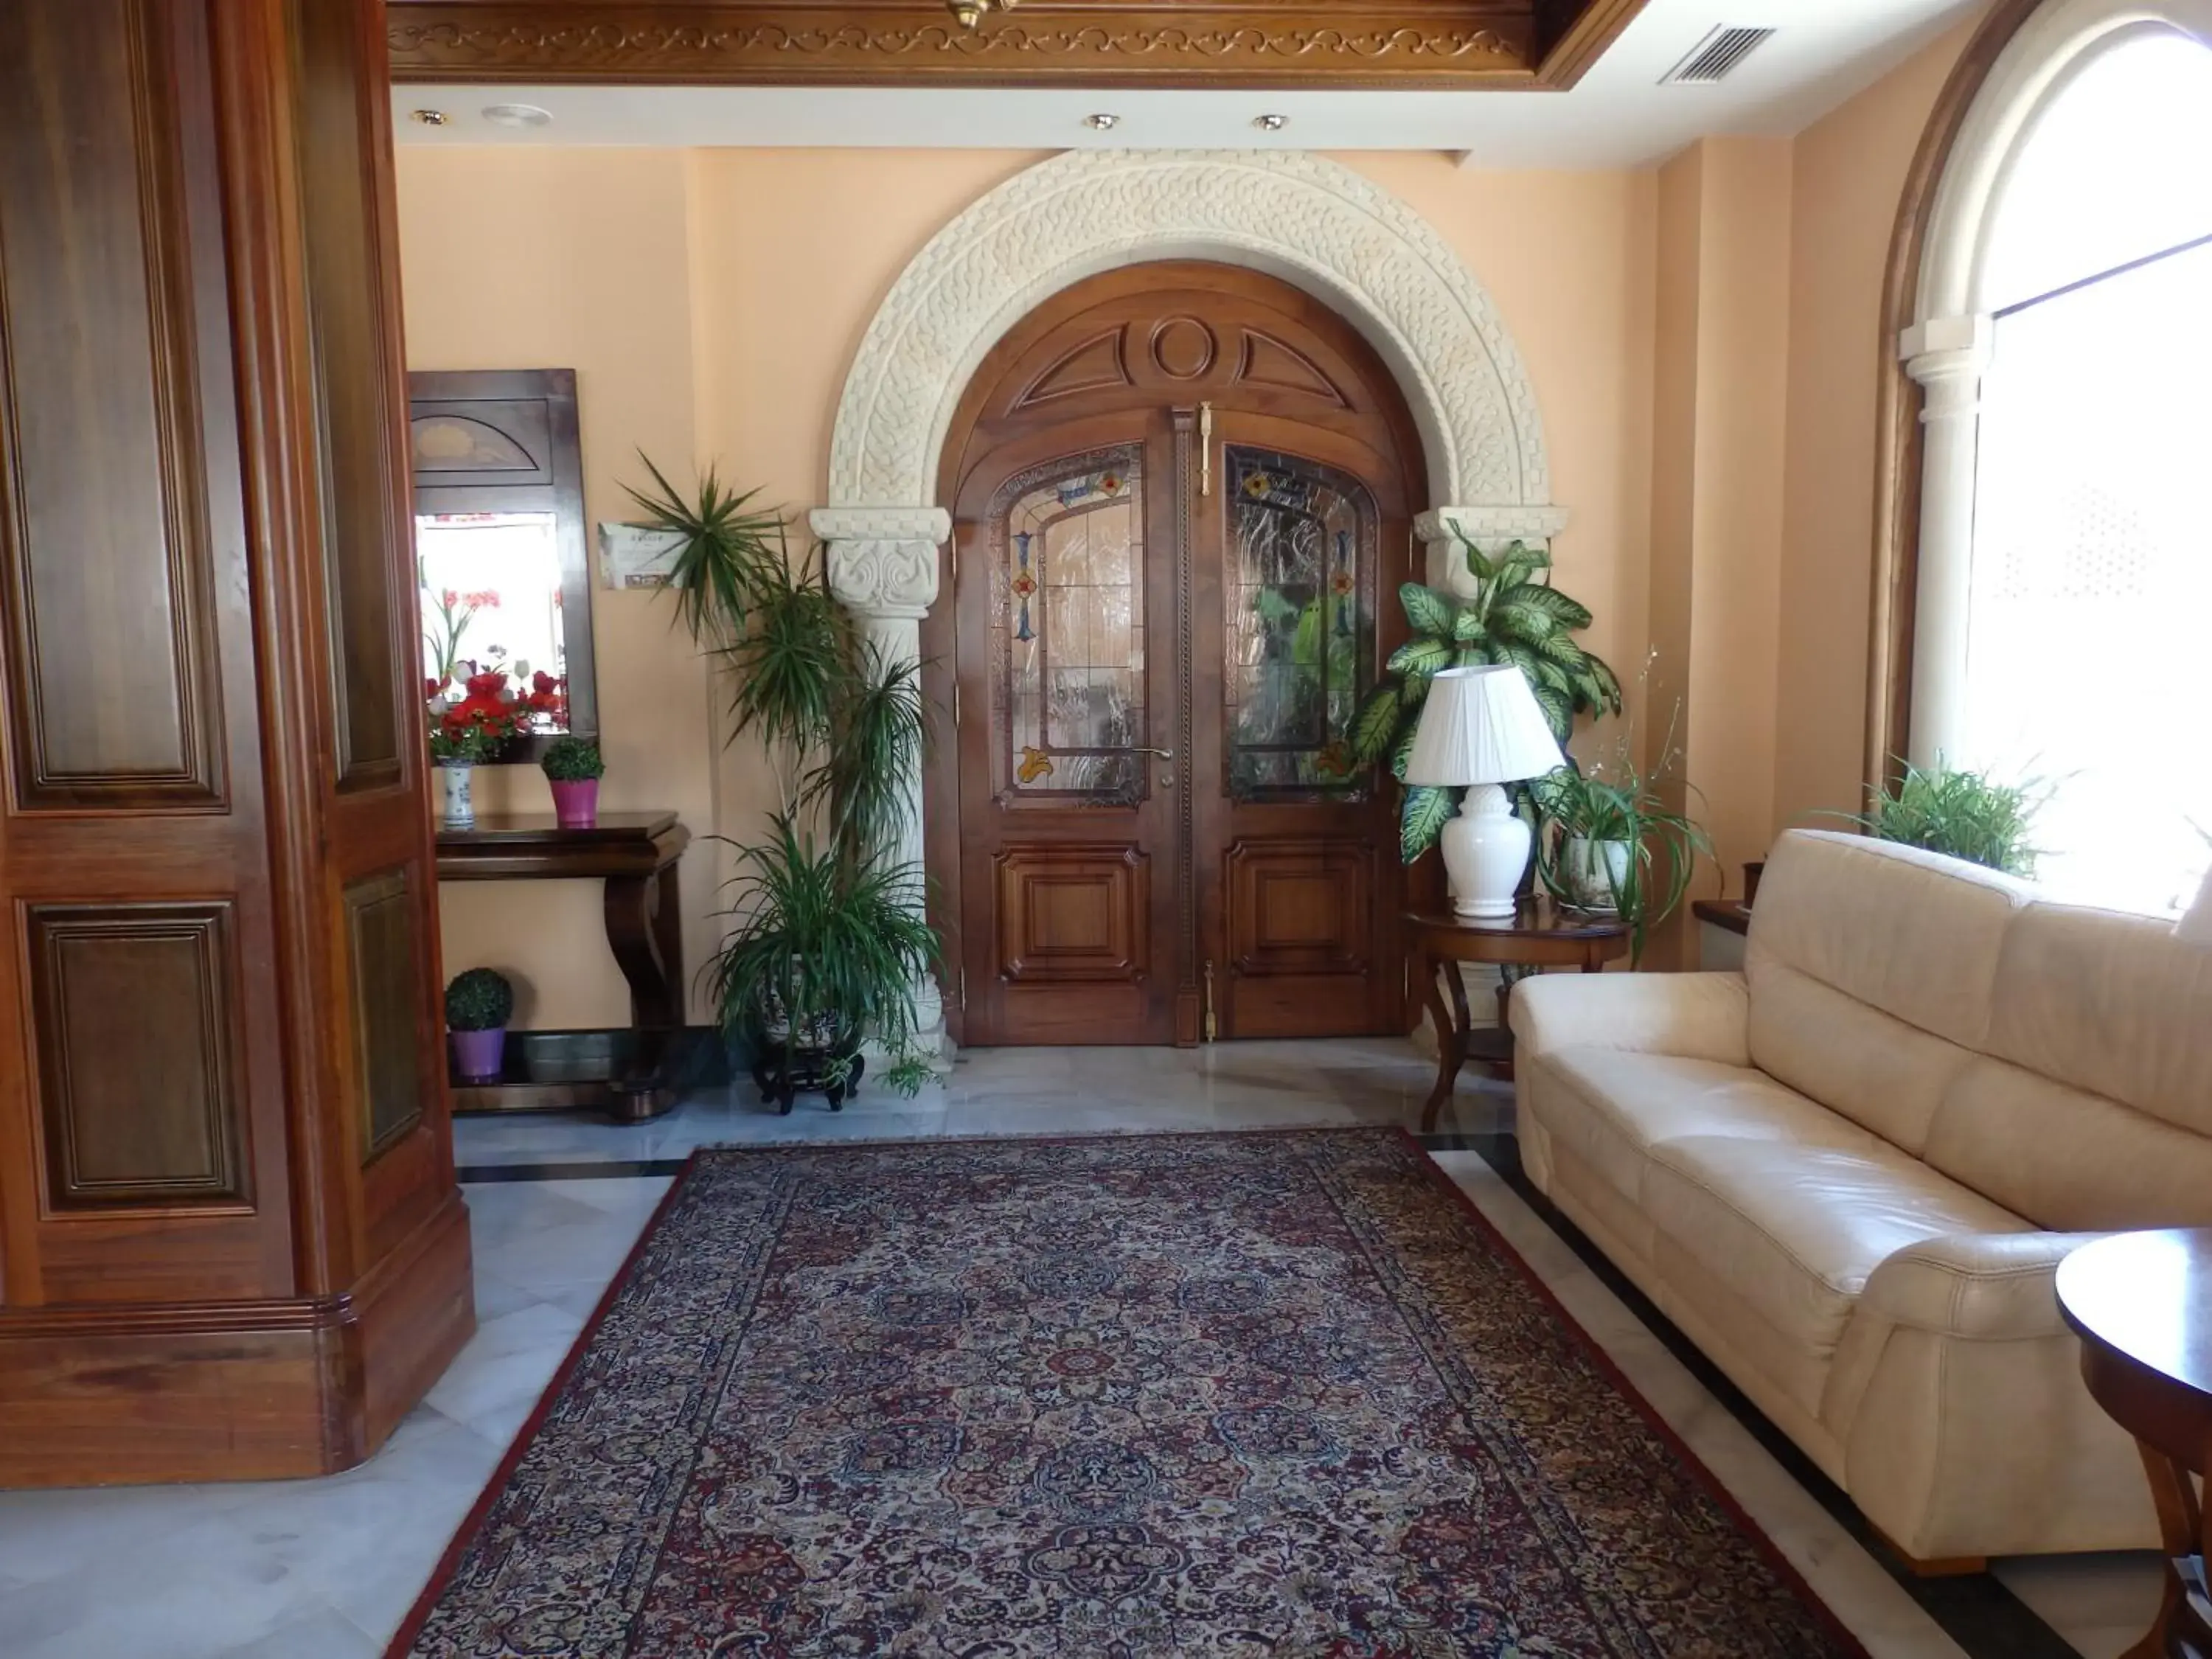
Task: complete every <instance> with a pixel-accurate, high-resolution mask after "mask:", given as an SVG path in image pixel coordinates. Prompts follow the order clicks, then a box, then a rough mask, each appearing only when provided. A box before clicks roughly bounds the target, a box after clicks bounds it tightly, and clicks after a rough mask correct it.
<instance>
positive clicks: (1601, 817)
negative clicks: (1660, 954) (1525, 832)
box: [1529, 743, 1714, 963]
mask: <svg viewBox="0 0 2212 1659" xmlns="http://www.w3.org/2000/svg"><path fill="white" fill-rule="evenodd" d="M1670 760H1671V757H1670ZM1611 767H1612V770H1611V775H1607V770H1606V769H1605V768H1604V767H1602V766H1598V767H1593V768H1592V769H1590V770H1589V771H1588V772H1583V771H1578V770H1577V769H1575V768H1574V767H1572V766H1563V767H1561V768H1560V769H1559V770H1558V771H1556V772H1553V773H1551V774H1550V775H1547V776H1545V777H1541V778H1538V779H1537V780H1536V781H1534V783H1533V784H1531V785H1530V786H1529V792H1530V793H1531V795H1532V796H1533V797H1534V800H1535V803H1536V811H1537V815H1538V820H1539V828H1538V831H1537V836H1536V867H1537V871H1538V873H1539V874H1540V875H1541V876H1542V878H1543V881H1544V885H1545V886H1546V887H1547V888H1548V889H1549V890H1551V891H1552V892H1553V894H1554V895H1555V896H1558V897H1559V898H1560V899H1562V900H1564V901H1565V902H1567V903H1569V904H1571V905H1578V906H1583V907H1584V908H1594V909H1609V910H1613V911H1615V912H1617V913H1618V914H1619V915H1620V918H1621V920H1622V921H1626V923H1627V924H1628V927H1629V955H1630V960H1631V962H1632V963H1640V962H1642V961H1643V959H1644V949H1645V947H1646V946H1647V945H1649V944H1650V939H1651V935H1652V933H1653V932H1654V931H1655V930H1656V929H1657V928H1658V927H1660V925H1661V924H1662V923H1663V922H1664V921H1666V920H1667V919H1668V917H1669V916H1671V915H1674V912H1675V911H1676V910H1678V909H1679V908H1681V903H1682V901H1683V899H1685V898H1686V897H1687V896H1688V895H1689V890H1690V883H1691V880H1692V878H1693V877H1694V876H1695V875H1696V873H1697V868H1698V860H1699V858H1700V857H1703V858H1707V859H1710V858H1712V857H1713V856H1714V854H1713V844H1712V840H1711V836H1708V835H1707V834H1706V833H1705V829H1704V828H1703V827H1702V826H1701V825H1699V823H1697V821H1696V820H1695V819H1693V818H1692V817H1690V816H1689V815H1688V814H1687V813H1685V812H1678V811H1674V810H1673V809H1671V808H1670V807H1668V805H1667V804H1666V802H1665V800H1664V799H1662V797H1661V795H1660V793H1659V787H1658V786H1659V784H1660V782H1661V781H1662V779H1663V777H1664V775H1665V773H1666V771H1667V769H1668V762H1662V764H1661V766H1660V768H1659V769H1657V770H1656V772H1654V773H1653V774H1652V775H1649V776H1647V775H1644V773H1642V772H1641V771H1639V770H1638V769H1637V767H1636V766H1635V764H1634V763H1632V761H1631V760H1630V759H1629V758H1628V757H1627V755H1626V744H1625V743H1624V744H1623V747H1622V752H1621V754H1620V756H1619V757H1616V758H1615V759H1614V760H1613V763H1611ZM1607 846H1617V847H1620V848H1622V849H1623V851H1622V853H1621V854H1620V857H1619V858H1618V859H1617V860H1616V859H1614V858H1613V857H1610V856H1608V855H1607V853H1606V850H1605V849H1606V848H1607Z"/></svg>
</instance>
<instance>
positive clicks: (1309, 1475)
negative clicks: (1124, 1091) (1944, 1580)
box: [392, 1129, 1864, 1659]
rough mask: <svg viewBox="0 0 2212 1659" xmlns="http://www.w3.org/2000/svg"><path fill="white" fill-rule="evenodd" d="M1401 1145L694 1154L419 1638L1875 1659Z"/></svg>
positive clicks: (990, 1146)
mask: <svg viewBox="0 0 2212 1659" xmlns="http://www.w3.org/2000/svg"><path fill="white" fill-rule="evenodd" d="M1716 1492H1717V1488H1715V1487H1714V1486H1712V1485H1711V1482H1710V1477H1709V1476H1707V1475H1705V1473H1704V1472H1703V1471H1702V1470H1701V1469H1700V1468H1698V1467H1697V1466H1696V1465H1695V1464H1693V1463H1692V1462H1691V1461H1690V1459H1689V1456H1688V1454H1687V1453H1686V1451H1685V1450H1683V1449H1681V1448H1680V1447H1679V1446H1678V1445H1677V1444H1676V1443H1674V1441H1673V1440H1672V1439H1671V1437H1668V1435H1667V1434H1666V1433H1665V1431H1663V1430H1660V1429H1657V1428H1655V1426H1654V1425H1653V1423H1652V1421H1651V1420H1650V1419H1648V1418H1647V1417H1646V1416H1645V1414H1644V1410H1643V1408H1642V1407H1639V1406H1638V1404H1636V1403H1634V1402H1633V1401H1632V1399H1631V1397H1630V1396H1629V1395H1626V1393H1625V1392H1624V1390H1623V1387H1622V1385H1621V1384H1620V1383H1617V1382H1616V1381H1615V1380H1614V1378H1613V1374H1612V1373H1611V1371H1610V1370H1609V1369H1608V1368H1607V1366H1606V1365H1605V1364H1604V1362H1602V1361H1601V1360H1600V1359H1598V1358H1595V1352H1594V1350H1592V1349H1591V1348H1590V1347H1589V1345H1588V1343H1587V1341H1586V1340H1585V1339H1584V1338H1583V1337H1582V1336H1581V1335H1580V1334H1579V1333H1578V1332H1577V1331H1576V1330H1575V1329H1574V1328H1572V1327H1571V1326H1570V1325H1569V1324H1568V1323H1567V1322H1566V1321H1565V1316H1563V1315H1562V1314H1561V1313H1560V1312H1559V1310H1558V1309H1557V1308H1556V1307H1555V1305H1554V1304H1553V1303H1552V1302H1551V1300H1550V1299H1549V1297H1548V1296H1547V1294H1546V1293H1544V1292H1543V1291H1541V1290H1539V1289H1538V1288H1537V1287H1536V1285H1535V1284H1534V1280H1533V1279H1531V1278H1530V1277H1529V1276H1528V1273H1527V1272H1526V1270H1525V1269H1524V1268H1523V1267H1522V1266H1521V1265H1520V1263H1519V1262H1518V1261H1517V1260H1516V1258H1515V1256H1514V1255H1512V1253H1511V1251H1510V1249H1508V1248H1507V1246H1506V1245H1505V1243H1504V1241H1503V1240H1502V1239H1501V1238H1500V1237H1498V1235H1497V1234H1496V1233H1495V1232H1494V1231H1492V1229H1491V1227H1490V1226H1489V1225H1488V1224H1487V1223H1486V1222H1485V1221H1484V1220H1483V1219H1482V1218H1480V1216H1479V1215H1477V1214H1476V1213H1475V1212H1474V1210H1473V1208H1472V1207H1471V1206H1468V1204H1467V1203H1466V1202H1465V1201H1464V1200H1463V1199H1462V1197H1461V1195H1460V1194H1459V1193H1458V1192H1457V1190H1456V1189H1455V1188H1453V1187H1452V1186H1451V1184H1450V1182H1449V1180H1448V1179H1447V1178H1446V1177H1445V1176H1443V1173H1442V1171H1441V1170H1437V1167H1436V1166H1435V1165H1434V1164H1431V1162H1430V1161H1429V1160H1428V1158H1427V1157H1426V1156H1425V1154H1424V1153H1423V1152H1421V1151H1420V1150H1419V1148H1418V1147H1417V1146H1415V1145H1414V1144H1413V1142H1412V1141H1411V1140H1410V1139H1407V1137H1405V1136H1403V1135H1401V1134H1400V1133H1397V1132H1395V1131H1392V1130H1367V1129H1354V1130H1319V1131H1300V1132H1292V1133H1260V1134H1225V1135H1170V1136H1151V1137H1117V1138H1114V1139H1097V1140H1080V1141H1058V1142H1051V1141H1034V1140H1027V1141H1024V1140H998V1141H969V1142H960V1141H940V1142H933V1143H926V1144H919V1145H903V1146H854V1145H843V1146H817V1147H806V1148H799V1149H789V1150H764V1151H744V1152H739V1151H710V1152H702V1153H700V1154H699V1155H698V1157H697V1158H696V1160H695V1161H694V1162H693V1164H692V1165H691V1167H690V1170H689V1171H688V1172H687V1173H686V1174H685V1175H684V1177H683V1178H682V1180H681V1181H679V1182H678V1185H677V1187H676V1189H675V1190H674V1191H673V1192H672V1193H671V1195H670V1200H669V1202H668V1204H667V1205H666V1206H665V1208H664V1210H663V1212H662V1213H661V1215H660V1217H659V1219H658V1220H657V1221H656V1222H655V1223H654V1225H653V1226H652V1227H651V1228H650V1229H649V1230H648V1232H647V1236H646V1237H645V1238H644V1239H643V1241H642V1242H641V1244H640V1246H639V1249H638V1251H637V1254H636V1255H635V1256H634V1257H633V1259H632V1261H631V1263H630V1265H629V1267H628V1268H627V1269H626V1270H625V1271H624V1273H623V1275H622V1276H621V1277H620V1278H619V1279H617V1282H616V1284H615V1285H614V1287H613V1289H612V1290H611V1291H610V1292H609V1294H608V1298H607V1301H606V1303H605V1305H604V1307H603V1308H602V1310H601V1313H600V1316H599V1319H598V1320H597V1322H596V1323H595V1325H594V1326H593V1327H592V1328H590V1329H588V1330H587V1331H586V1334H585V1335H584V1337H583V1339H582V1340H580V1342H579V1344H578V1347H577V1352H575V1354H574V1355H573V1356H572V1357H571V1358H570V1360H569V1362H568V1366H567V1368H566V1369H565V1370H564V1371H563V1373H562V1376H560V1377H559V1378H557V1379H556V1382H555V1384H554V1386H553V1388H552V1389H550V1391H549V1393H548V1395H547V1398H546V1401H545V1403H544V1405H543V1406H542V1407H540V1410H539V1416H538V1419H536V1421H535V1424H534V1426H533V1427H532V1428H531V1429H527V1430H526V1431H525V1432H524V1435H523V1437H522V1438H521V1439H520V1441H519V1442H518V1443H517V1449H516V1451H515V1452H514V1453H513V1454H512V1455H510V1457H509V1460H508V1462H507V1465H506V1467H504V1468H502V1470H501V1473H500V1474H499V1475H498V1476H496V1477H495V1479H494V1481H493V1483H492V1486H491V1488H490V1490H489V1492H487V1494H486V1498H485V1500H484V1502H483V1504H481V1505H480V1506H479V1508H478V1510H477V1515H475V1516H472V1517H471V1520H470V1522H469V1523H468V1524H467V1525H466V1526H465V1527H464V1528H463V1529H462V1532H461V1534H460V1535H459V1537H458V1538H457V1539H456V1540H455V1541H454V1546H453V1550H452V1551H451V1552H450V1553H448V1555H447V1560H446V1563H445V1565H443V1566H442V1567H441V1571H440V1573H439V1577H438V1578H437V1580H436V1581H435V1582H434V1583H432V1585H431V1587H430V1589H429V1590H428V1591H427V1592H425V1595H424V1597H423V1601H422V1605H421V1606H419V1607H417V1609H416V1613H415V1614H414V1615H413V1616H412V1617H411V1618H410V1620H409V1622H408V1625H407V1626H406V1627H405V1628H404V1630H403V1631H402V1632H401V1633H400V1635H399V1638H398V1640H397V1641H396V1642H395V1643H394V1644H393V1647H392V1653H393V1654H394V1655H400V1654H409V1655H421V1656H433V1655H435V1656H440V1659H464V1656H465V1659H490V1656H499V1655H527V1656H532V1659H553V1656H559V1659H571V1656H574V1659H586V1656H589V1659H616V1656H621V1659H645V1656H653V1659H671V1656H678V1655H681V1656H694V1655H696V1656H716V1659H725V1656H726V1659H737V1656H744V1659H769V1656H783V1655H789V1656H809V1659H811V1656H823V1659H828V1656H840V1659H842V1656H872V1655H914V1656H928V1659H953V1656H960V1659H1044V1656H1070V1659H1073V1656H1083V1659H1136V1656H1151V1655H1205V1656H1219V1659H1230V1656H1237V1659H1244V1656H1268V1659H1320V1656H1329V1659H1352V1656H1360V1659H1401V1656H1403V1659H1415V1656H1419V1659H1428V1656H1443V1655H1454V1656H1458V1655H1479V1656H1484V1659H1509V1656H1516V1659H1540V1656H1541V1659H1723V1656H1726V1659H1840V1656H1857V1659H1864V1655H1863V1650H1862V1649H1860V1648H1859V1647H1858V1646H1857V1644H1856V1643H1854V1642H1852V1641H1851V1640H1850V1638H1848V1637H1845V1636H1844V1635H1842V1634H1840V1633H1839V1632H1838V1629H1837V1627H1836V1626H1834V1625H1833V1623H1832V1621H1831V1620H1829V1619H1828V1617H1827V1616H1826V1613H1825V1612H1824V1610H1822V1609H1821V1608H1820V1607H1818V1606H1817V1605H1816V1604H1815V1603H1814V1601H1813V1600H1812V1599H1811V1596H1810V1594H1809V1592H1808V1591H1807V1590H1806V1589H1804V1588H1803V1586H1802V1584H1800V1583H1798V1582H1797V1581H1796V1579H1795V1577H1792V1576H1791V1575H1790V1572H1789V1571H1788V1569H1787V1568H1785V1567H1784V1566H1782V1565H1780V1563H1779V1560H1778V1558H1777V1557H1775V1556H1774V1555H1773V1554H1772V1553H1771V1549H1770V1548H1769V1547H1767V1546H1766V1545H1765V1541H1763V1540H1760V1539H1759V1538H1758V1537H1757V1536H1756V1535H1755V1534H1753V1532H1752V1530H1751V1528H1750V1525H1749V1523H1748V1522H1747V1521H1744V1520H1742V1519H1741V1518H1740V1517H1739V1516H1737V1515H1736V1513H1735V1511H1734V1510H1732V1509H1731V1507H1730V1506H1729V1504H1727V1503H1726V1502H1725V1500H1723V1499H1721V1498H1717V1496H1716Z"/></svg>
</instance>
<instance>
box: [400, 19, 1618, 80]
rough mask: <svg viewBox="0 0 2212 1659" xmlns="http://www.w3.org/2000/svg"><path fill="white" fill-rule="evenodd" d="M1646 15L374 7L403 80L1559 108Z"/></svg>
mask: <svg viewBox="0 0 2212 1659" xmlns="http://www.w3.org/2000/svg"><path fill="white" fill-rule="evenodd" d="M1644 3H1645V0H1273V3H1265V4H1262V3H1255V0H1245V3H1243V4H1227V5H1212V4H1197V3H1189V0H1182V3H1171V0H1021V4H1020V9H1018V10H1012V9H991V10H988V11H987V12H986V13H985V14H984V15H982V17H981V27H974V28H970V27H965V26H963V22H962V21H961V20H960V19H959V18H958V17H957V16H956V15H954V11H953V9H951V7H949V6H948V5H947V4H946V3H945V0H390V7H389V25H388V27H389V31H390V38H391V44H392V72H393V74H394V76H396V77H397V78H398V79H400V80H402V81H411V82H437V81H459V82H500V81H511V82H538V83H548V82H629V83H665V84H669V85H690V86H699V85H724V86H745V85H754V86H759V85H823V86H866V85H905V86H912V85H938V86H948V85H949V86H961V85H965V86H1001V87H1049V86H1081V87H1100V88H1103V87H1115V86H1190V87H1206V86H1213V87H1252V88H1263V87H1264V88H1358V87H1369V88H1372V87H1398V88H1413V87H1431V88H1435V87H1441V88H1496V89H1500V90H1556V89H1559V88H1565V87H1568V86H1571V85H1572V84H1573V83H1574V82H1575V81H1576V80H1577V79H1579V78H1580V76H1582V74H1583V71H1584V70H1587V69H1588V68H1589V65H1590V64H1592V63H1594V62H1595V61H1596V59H1597V57H1598V55H1599V54H1600V53H1601V52H1603V51H1604V50H1605V49H1606V47H1607V46H1610V45H1611V44H1612V43H1613V40H1614V39H1615V38H1616V37H1617V36H1618V35H1619V34H1620V31H1621V30H1622V29H1623V28H1625V27H1627V25H1628V22H1629V21H1630V20H1631V19H1632V18H1633V17H1634V16H1635V15H1636V14H1637V13H1638V11H1640V10H1641V9H1643V7H1644Z"/></svg>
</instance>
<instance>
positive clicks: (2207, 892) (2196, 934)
mask: <svg viewBox="0 0 2212 1659" xmlns="http://www.w3.org/2000/svg"><path fill="white" fill-rule="evenodd" d="M2173 932H2174V937H2176V938H2177V939H2182V940H2184V941H2185V942H2186V943H2188V944H2191V945H2203V947H2204V948H2205V949H2206V950H2208V951H2212V870H2207V871H2206V872H2204V884H2203V886H2201V887H2199V888H2198V889H2197V902H2196V903H2194V904H2192V905H2191V906H2190V907H2189V908H2188V910H2187V912H2186V913H2185V915H2183V916H2182V918H2181V921H2180V922H2179V925H2178V926H2176V927H2175V928H2174V930H2173Z"/></svg>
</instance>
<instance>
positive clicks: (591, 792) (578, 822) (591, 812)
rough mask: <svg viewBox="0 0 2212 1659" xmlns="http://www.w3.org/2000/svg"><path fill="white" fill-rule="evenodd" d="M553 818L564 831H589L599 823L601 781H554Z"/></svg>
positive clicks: (590, 779)
mask: <svg viewBox="0 0 2212 1659" xmlns="http://www.w3.org/2000/svg"><path fill="white" fill-rule="evenodd" d="M553 817H554V821H555V822H556V823H558V824H559V825H560V826H561V827H562V829H591V828H592V827H593V826H594V825H595V824H597V823H599V780H598V779H597V778H575V779H571V780H568V781H565V782H564V781H553Z"/></svg>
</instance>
